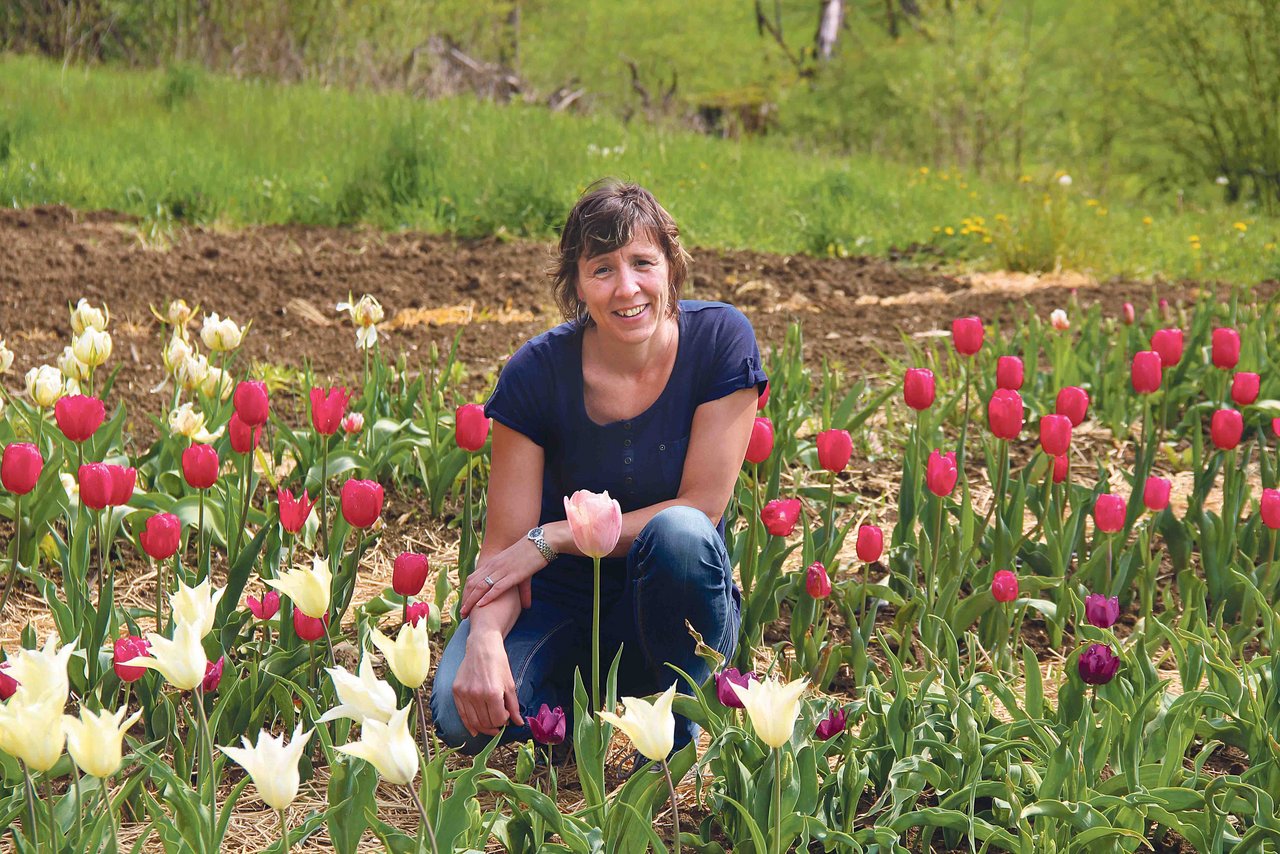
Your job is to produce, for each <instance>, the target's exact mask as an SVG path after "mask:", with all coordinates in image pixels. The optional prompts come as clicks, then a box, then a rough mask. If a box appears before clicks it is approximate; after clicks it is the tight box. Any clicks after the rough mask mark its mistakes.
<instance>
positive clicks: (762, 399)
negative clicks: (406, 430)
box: [0, 342, 769, 412]
mask: <svg viewBox="0 0 1280 854" xmlns="http://www.w3.org/2000/svg"><path fill="white" fill-rule="evenodd" d="M0 343H3V342H0ZM768 403H769V381H768V380H765V381H764V391H762V392H760V396H759V397H757V398H756V412H759V411H760V410H762V409H764V408H765V406H767V405H768Z"/></svg>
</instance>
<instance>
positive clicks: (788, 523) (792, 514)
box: [760, 498, 800, 537]
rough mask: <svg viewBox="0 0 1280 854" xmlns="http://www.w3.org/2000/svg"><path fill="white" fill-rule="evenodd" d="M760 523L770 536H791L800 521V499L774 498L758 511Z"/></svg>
mask: <svg viewBox="0 0 1280 854" xmlns="http://www.w3.org/2000/svg"><path fill="white" fill-rule="evenodd" d="M760 521H761V522H763V523H764V527H765V530H766V531H768V532H769V534H770V535H771V536H774V537H789V536H791V534H792V532H793V531H795V529H796V522H798V521H800V499H799V498H775V499H774V500H773V501H770V502H769V503H767V504H765V505H764V507H762V508H761V509H760Z"/></svg>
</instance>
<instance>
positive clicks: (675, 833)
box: [547, 475, 834, 854]
mask: <svg viewBox="0 0 1280 854" xmlns="http://www.w3.org/2000/svg"><path fill="white" fill-rule="evenodd" d="M833 477H834V475H833ZM550 753H551V748H547V755H548V758H549V757H550ZM550 766H551V763H550V761H548V762H547V767H548V768H549V767H550ZM662 773H663V774H666V775H667V791H668V792H669V793H670V794H671V820H672V822H674V826H673V827H672V828H671V847H672V848H673V849H675V852H676V854H680V805H679V804H678V803H677V802H676V786H675V783H673V782H671V768H670V767H669V766H668V765H667V760H665V759H664V760H662Z"/></svg>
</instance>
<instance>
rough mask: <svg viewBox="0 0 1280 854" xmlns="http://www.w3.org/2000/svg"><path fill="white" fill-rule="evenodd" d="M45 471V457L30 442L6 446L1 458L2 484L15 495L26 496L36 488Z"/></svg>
mask: <svg viewBox="0 0 1280 854" xmlns="http://www.w3.org/2000/svg"><path fill="white" fill-rule="evenodd" d="M43 471H44V457H43V456H41V455H40V451H39V449H37V448H36V446H35V445H33V444H31V443H30V442H14V443H12V444H9V445H5V446H4V457H3V458H0V483H3V484H4V488H5V489H6V490H8V491H9V492H11V493H13V494H14V495H26V494H27V493H28V492H30V491H31V490H33V489H35V488H36V483H37V482H38V481H39V480H40V473H41V472H43Z"/></svg>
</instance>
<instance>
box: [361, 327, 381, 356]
mask: <svg viewBox="0 0 1280 854" xmlns="http://www.w3.org/2000/svg"><path fill="white" fill-rule="evenodd" d="M377 344H378V327H376V326H361V327H360V328H359V329H357V330H356V349H357V350H372V349H373V348H374V347H376V346H377Z"/></svg>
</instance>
